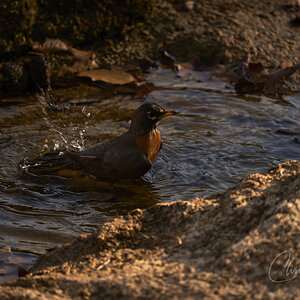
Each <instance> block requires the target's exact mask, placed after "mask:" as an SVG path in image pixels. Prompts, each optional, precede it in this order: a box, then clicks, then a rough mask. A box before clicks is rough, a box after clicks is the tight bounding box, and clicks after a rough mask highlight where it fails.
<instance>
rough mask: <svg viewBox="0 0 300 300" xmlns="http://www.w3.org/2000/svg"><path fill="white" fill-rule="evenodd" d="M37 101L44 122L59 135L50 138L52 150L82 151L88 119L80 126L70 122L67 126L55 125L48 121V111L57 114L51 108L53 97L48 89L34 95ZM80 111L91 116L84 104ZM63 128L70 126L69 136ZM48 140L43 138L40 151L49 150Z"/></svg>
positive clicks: (53, 103)
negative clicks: (56, 137) (70, 133)
mask: <svg viewBox="0 0 300 300" xmlns="http://www.w3.org/2000/svg"><path fill="white" fill-rule="evenodd" d="M36 97H37V99H38V101H39V107H40V109H41V111H42V114H43V116H42V117H43V120H44V121H45V124H46V125H47V127H48V128H49V130H50V131H51V132H53V133H55V134H56V135H58V136H59V139H55V138H53V139H52V142H53V145H54V146H53V150H54V151H59V150H77V151H82V150H83V149H84V148H85V139H84V137H85V132H86V128H87V127H88V121H86V122H85V123H84V124H83V127H84V128H82V126H80V127H79V126H77V127H76V126H74V124H73V123H72V122H70V123H69V124H68V125H67V126H65V125H64V126H63V127H60V126H58V125H56V124H55V123H53V122H51V121H50V119H51V118H50V113H55V114H57V112H56V111H54V110H53V109H52V107H55V98H54V96H53V95H52V94H51V92H50V91H47V92H45V91H42V92H41V93H39V94H37V95H36ZM82 113H83V114H84V115H85V116H86V117H87V118H89V117H90V116H91V113H90V112H88V111H87V109H86V107H85V106H84V107H83V108H82ZM63 128H71V129H72V135H71V137H70V138H68V137H67V133H66V132H63V130H62V129H63ZM48 143H49V141H48V140H45V144H44V146H43V150H42V152H49V150H51V149H50V147H49V144H48Z"/></svg>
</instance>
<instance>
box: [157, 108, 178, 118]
mask: <svg viewBox="0 0 300 300" xmlns="http://www.w3.org/2000/svg"><path fill="white" fill-rule="evenodd" d="M174 115H177V112H176V111H174V110H167V111H165V112H163V113H162V114H161V115H160V116H159V117H158V119H159V120H161V119H163V118H165V117H168V116H174Z"/></svg>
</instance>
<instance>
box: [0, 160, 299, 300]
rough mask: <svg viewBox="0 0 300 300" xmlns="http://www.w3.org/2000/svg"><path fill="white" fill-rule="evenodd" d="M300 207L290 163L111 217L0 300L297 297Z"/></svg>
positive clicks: (1, 292) (1, 291)
mask: <svg viewBox="0 0 300 300" xmlns="http://www.w3.org/2000/svg"><path fill="white" fill-rule="evenodd" d="M299 205H300V162H299V161H289V162H286V163H283V164H281V165H279V166H278V167H276V168H274V169H273V170H270V171H269V172H268V173H267V174H266V175H261V174H252V175H250V176H247V177H246V178H245V179H243V180H242V181H241V182H240V183H239V184H238V185H236V186H235V187H233V188H230V189H229V190H227V191H226V192H225V193H223V194H220V195H216V196H214V197H211V198H209V199H204V198H202V199H194V200H191V201H178V202H172V203H164V204H158V205H155V206H153V207H151V208H149V209H145V210H135V211H133V212H132V213H131V214H129V215H128V216H126V217H124V218H118V219H115V220H113V221H112V222H109V223H106V224H104V225H103V227H102V229H101V230H100V231H99V232H98V233H95V234H92V235H84V236H81V237H80V238H78V239H77V240H76V241H75V242H73V243H72V244H70V245H66V246H65V247H62V248H56V249H54V250H51V251H50V252H48V253H47V254H46V255H44V256H42V257H41V258H40V259H39V261H38V262H37V263H36V265H35V266H34V267H33V269H32V273H30V274H29V275H27V277H23V278H21V279H19V280H18V281H17V282H14V283H8V284H6V285H3V286H1V287H0V298H1V299H38V298H39V299H42V298H43V299H89V298H91V299H99V297H102V298H105V299H117V298H118V299H120V298H121V299H134V298H143V299H146V298H147V299H155V298H165V299H170V298H176V297H178V298H180V299H182V298H188V297H189V298H193V299H199V297H200V298H202V297H204V296H207V297H211V298H213V297H218V296H219V297H226V298H228V297H232V298H235V297H242V298H245V299H253V298H255V297H257V298H264V299H267V298H268V299H269V298H276V299H295V297H297V296H299V294H300V292H299V277H300V275H298V274H297V270H298V269H299V267H300V260H299V258H298V257H299V250H300V249H299V238H300V234H299V223H300V213H299ZM279 281H282V282H279Z"/></svg>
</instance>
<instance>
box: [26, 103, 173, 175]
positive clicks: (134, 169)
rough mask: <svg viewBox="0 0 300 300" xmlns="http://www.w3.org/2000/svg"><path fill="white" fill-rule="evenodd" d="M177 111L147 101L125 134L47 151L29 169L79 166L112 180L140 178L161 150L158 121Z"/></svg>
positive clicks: (47, 170)
mask: <svg viewBox="0 0 300 300" xmlns="http://www.w3.org/2000/svg"><path fill="white" fill-rule="evenodd" d="M175 114H176V112H174V111H166V110H165V109H163V108H162V107H161V106H159V105H157V104H155V103H145V104H143V105H141V106H140V107H139V108H138V109H137V110H136V111H135V113H134V115H133V117H132V122H131V125H130V128H129V130H128V131H127V132H125V133H124V134H122V135H120V136H118V137H116V138H113V139H111V140H108V141H105V142H103V143H101V144H98V145H96V146H94V147H92V148H90V149H87V150H84V151H80V152H69V151H65V152H63V153H60V154H59V153H48V154H46V155H45V156H43V157H42V158H41V159H40V160H39V161H35V162H30V163H28V169H29V171H31V172H33V173H38V174H41V173H43V174H44V173H49V172H51V171H52V172H53V171H58V170H61V169H77V170H82V171H84V172H86V173H88V174H90V175H93V176H95V177H97V178H105V179H111V180H116V179H134V178H138V177H141V176H143V175H144V174H146V173H147V172H148V171H149V170H150V168H151V166H152V163H153V161H154V159H155V157H156V156H157V154H158V152H159V150H160V149H161V145H162V142H161V137H160V133H159V131H158V129H157V128H156V125H157V122H158V121H159V120H161V119H162V118H164V117H167V116H171V115H175Z"/></svg>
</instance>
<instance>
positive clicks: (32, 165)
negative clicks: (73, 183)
mask: <svg viewBox="0 0 300 300" xmlns="http://www.w3.org/2000/svg"><path fill="white" fill-rule="evenodd" d="M21 167H22V168H23V169H25V170H26V171H27V172H28V173H32V174H36V175H46V174H53V173H57V172H59V171H60V170H62V169H68V168H72V165H71V162H70V160H69V159H68V157H67V156H66V155H64V153H63V152H53V153H51V152H50V153H46V154H45V155H43V156H41V157H39V158H37V159H34V160H30V161H25V160H24V161H23V162H22V163H21Z"/></svg>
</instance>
